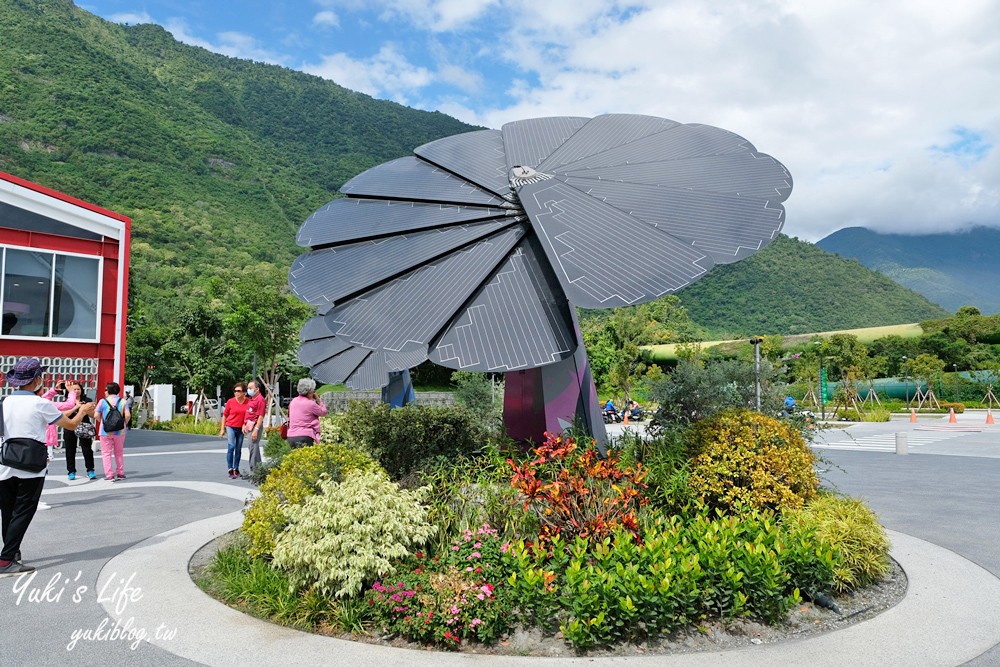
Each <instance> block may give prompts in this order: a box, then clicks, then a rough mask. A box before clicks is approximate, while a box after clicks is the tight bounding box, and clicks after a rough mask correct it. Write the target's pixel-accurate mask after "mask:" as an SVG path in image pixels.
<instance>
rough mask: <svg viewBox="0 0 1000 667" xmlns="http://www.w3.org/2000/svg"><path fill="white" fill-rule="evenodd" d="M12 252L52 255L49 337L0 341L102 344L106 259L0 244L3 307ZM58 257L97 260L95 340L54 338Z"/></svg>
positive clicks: (78, 253) (1, 336)
mask: <svg viewBox="0 0 1000 667" xmlns="http://www.w3.org/2000/svg"><path fill="white" fill-rule="evenodd" d="M8 248H10V249H11V250H23V251H27V252H37V253H45V254H47V255H52V270H51V275H50V278H49V322H48V327H49V335H47V336H11V335H9V334H8V335H6V336H4V335H2V334H0V339H3V340H27V341H53V342H60V343H99V342H101V320H102V319H103V318H102V317H101V313H102V312H103V309H104V257H103V256H101V255H88V254H86V253H81V252H66V251H64V250H49V249H48V248H32V247H29V246H19V245H11V244H9V243H0V305H2V299H3V294H4V291H5V287H6V285H5V282H6V280H7V249H8ZM57 256H64V257H83V258H86V259H96V260H97V313H95V315H96V319H97V326H96V327H95V336H94V337H93V338H66V337H64V336H53V335H52V329H53V321H52V319H53V313H54V312H55V298H56V297H55V294H56V262H55V259H56V257H57Z"/></svg>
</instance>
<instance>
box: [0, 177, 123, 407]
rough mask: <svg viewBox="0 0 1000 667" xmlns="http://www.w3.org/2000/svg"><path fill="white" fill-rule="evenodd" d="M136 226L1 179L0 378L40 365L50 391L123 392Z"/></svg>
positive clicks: (58, 194)
mask: <svg viewBox="0 0 1000 667" xmlns="http://www.w3.org/2000/svg"><path fill="white" fill-rule="evenodd" d="M131 224H132V221H131V220H130V219H129V218H127V217H125V216H123V215H119V214H118V213H114V212H113V211H108V210H106V209H103V208H101V207H99V206H94V205H93V204H88V203H87V202H84V201H80V200H79V199H76V198H74V197H71V196H69V195H65V194H63V193H61V192H56V191H55V190H50V189H49V188H46V187H43V186H41V185H38V184H37V183H32V182H30V181H26V180H24V179H22V178H18V177H17V176H12V175H10V174H6V173H3V172H0V312H2V313H3V327H2V329H0V371H3V370H7V369H9V368H11V367H12V366H13V365H14V364H15V363H16V362H17V360H18V359H19V358H21V357H25V356H34V357H39V358H41V359H42V363H43V364H46V365H48V366H49V377H48V379H49V380H51V381H57V380H61V379H72V380H79V381H81V383H82V384H84V385H85V386H87V387H90V388H91V389H92V390H98V389H99V388H100V390H101V391H102V390H103V386H104V384H105V383H107V382H110V381H112V380H114V381H116V382H118V383H121V384H123V383H124V380H125V378H124V373H125V321H126V316H127V314H128V313H127V309H128V260H129V238H130V233H131ZM98 395H100V391H98Z"/></svg>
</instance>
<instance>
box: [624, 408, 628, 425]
mask: <svg viewBox="0 0 1000 667" xmlns="http://www.w3.org/2000/svg"><path fill="white" fill-rule="evenodd" d="M625 426H628V408H625Z"/></svg>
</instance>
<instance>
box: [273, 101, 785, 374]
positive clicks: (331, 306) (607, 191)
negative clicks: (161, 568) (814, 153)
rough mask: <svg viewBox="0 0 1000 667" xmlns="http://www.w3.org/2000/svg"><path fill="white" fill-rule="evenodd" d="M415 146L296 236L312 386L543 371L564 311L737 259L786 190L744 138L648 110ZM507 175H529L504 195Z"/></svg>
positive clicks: (773, 226) (774, 215)
mask: <svg viewBox="0 0 1000 667" xmlns="http://www.w3.org/2000/svg"><path fill="white" fill-rule="evenodd" d="M415 153H416V157H410V158H401V159H399V160H394V161H391V162H388V163H386V164H384V165H380V166H378V167H375V168H373V169H370V170H368V171H366V172H365V173H363V174H361V175H359V176H357V177H355V178H354V179H352V180H351V181H349V182H348V183H347V184H345V185H344V187H343V188H342V192H344V193H345V194H347V195H349V196H348V198H347V199H342V200H337V201H334V202H331V203H330V204H328V205H327V206H325V207H324V208H322V209H320V210H319V211H317V212H316V213H315V214H313V216H311V217H310V218H309V220H308V221H307V222H306V223H305V224H304V225H303V227H302V229H301V230H300V233H299V242H300V244H302V245H306V246H309V247H310V248H312V252H310V253H307V254H305V255H303V256H301V257H300V258H299V259H298V260H296V262H295V265H294V266H293V268H292V271H291V273H290V276H289V282H290V285H291V287H292V290H293V292H294V293H295V294H297V295H298V296H299V297H300V298H302V299H303V300H305V301H307V302H309V303H312V304H314V305H316V306H317V307H318V310H319V312H320V314H321V315H323V317H322V318H314V320H311V321H310V322H308V323H307V324H306V326H304V327H303V329H302V332H301V334H300V336H301V338H302V339H303V345H302V349H301V350H300V353H299V354H300V358H301V359H302V361H303V363H307V364H311V366H312V368H313V373H314V374H316V376H317V377H321V378H322V379H324V380H326V381H330V382H346V383H347V384H348V385H349V386H351V387H354V388H374V387H375V386H376V385H380V384H381V383H384V382H385V381H386V380H387V379H388V373H389V372H391V371H396V370H402V369H403V368H407V367H412V366H413V365H415V364H417V363H419V362H420V361H423V360H424V359H425V358H428V355H429V358H431V359H432V360H433V361H435V362H437V363H440V364H443V365H446V366H450V367H453V368H464V369H470V370H481V371H507V370H515V369H522V368H535V367H539V366H544V365H546V364H550V363H553V362H556V361H559V360H560V359H563V358H565V357H567V356H568V355H571V354H573V351H574V350H575V349H578V346H577V338H576V334H574V333H573V328H572V325H571V322H572V312H573V311H572V307H573V306H582V307H587V308H607V307H614V306H625V305H630V304H635V303H641V302H644V301H649V300H651V299H655V298H657V297H659V296H662V295H663V294H667V293H670V292H673V291H676V290H678V289H680V288H682V287H684V286H686V285H688V284H690V283H691V282H693V281H694V280H697V279H698V278H699V277H700V276H702V275H704V273H705V272H706V271H707V270H708V269H709V268H711V266H713V264H715V263H716V262H732V261H736V260H738V259H741V258H743V257H746V256H748V255H750V254H752V253H753V252H755V251H756V250H758V249H760V248H761V247H763V246H764V245H766V244H767V243H769V242H770V241H771V240H772V239H773V238H775V236H776V235H777V234H778V232H779V231H780V229H781V226H782V224H783V222H784V208H783V206H782V205H781V202H782V201H784V200H785V199H786V198H787V197H788V196H789V193H790V192H791V189H792V179H791V176H790V175H789V173H788V171H787V170H786V169H785V168H784V166H783V165H782V164H781V163H780V162H778V161H777V160H775V159H773V158H772V157H770V156H768V155H765V154H763V153H759V152H757V151H756V149H755V148H754V146H753V144H751V143H750V142H749V141H747V140H746V139H744V138H743V137H741V136H739V135H736V134H734V133H732V132H729V131H727V130H723V129H720V128H717V127H712V126H708V125H698V124H687V125H681V124H679V123H677V122H675V121H672V120H668V119H665V118H656V117H651V116H637V115H626V114H608V115H605V116H599V117H597V118H594V119H586V118H577V117H559V118H537V119H530V120H524V121H517V122H514V123H508V124H506V125H504V127H503V129H502V130H501V131H499V132H498V131H496V130H484V131H477V132H470V133H466V134H462V135H456V136H453V137H447V138H445V139H441V140H438V141H434V142H430V143H428V144H425V145H423V146H421V147H419V148H418V149H416V151H415ZM514 166H519V167H527V168H528V169H521V170H519V171H518V173H517V174H516V178H515V179H514V180H513V186H512V185H511V182H512V181H511V178H512V174H511V168H512V167H514ZM511 187H513V188H514V190H513V191H511ZM317 320H318V321H317Z"/></svg>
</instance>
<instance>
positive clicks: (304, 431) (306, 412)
mask: <svg viewBox="0 0 1000 667" xmlns="http://www.w3.org/2000/svg"><path fill="white" fill-rule="evenodd" d="M296 389H297V390H298V392H299V395H298V396H296V397H295V398H293V399H292V402H291V403H290V404H289V405H288V444H289V445H291V447H292V449H295V448H296V447H303V446H305V445H314V444H316V443H317V442H319V418H320V417H325V416H326V406H325V405H323V401H321V400H319V397H318V396H316V381H315V380H313V379H312V378H302V379H301V380H299V384H298V387H296Z"/></svg>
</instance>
